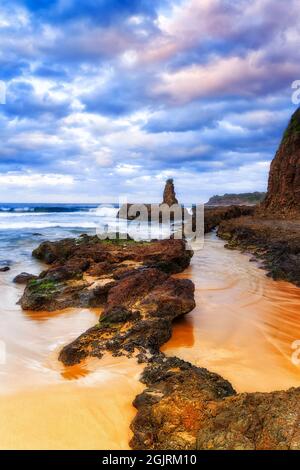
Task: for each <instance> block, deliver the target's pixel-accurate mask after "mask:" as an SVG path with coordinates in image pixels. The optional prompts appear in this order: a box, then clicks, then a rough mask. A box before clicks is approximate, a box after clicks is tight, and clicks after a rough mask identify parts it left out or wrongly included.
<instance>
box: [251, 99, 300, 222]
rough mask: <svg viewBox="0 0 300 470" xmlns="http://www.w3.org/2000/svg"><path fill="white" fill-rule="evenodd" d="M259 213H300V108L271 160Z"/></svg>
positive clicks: (280, 214)
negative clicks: (265, 192) (267, 181)
mask: <svg viewBox="0 0 300 470" xmlns="http://www.w3.org/2000/svg"><path fill="white" fill-rule="evenodd" d="M257 214H258V215H262V216H266V215H267V216H276V217H285V218H286V217H294V216H300V108H299V109H297V111H296V112H295V113H294V114H293V116H292V117H291V120H290V122H289V125H288V127H287V129H286V131H285V133H284V135H283V138H282V141H281V144H280V146H279V149H278V150H277V153H276V155H275V157H274V159H273V161H272V163H271V168H270V173H269V183H268V192H267V196H266V199H265V201H264V202H263V203H262V204H261V206H260V207H259V209H258V211H257Z"/></svg>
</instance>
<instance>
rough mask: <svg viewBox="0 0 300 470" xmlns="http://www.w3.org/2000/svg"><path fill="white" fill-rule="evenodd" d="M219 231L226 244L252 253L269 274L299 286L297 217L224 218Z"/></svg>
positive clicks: (299, 241)
mask: <svg viewBox="0 0 300 470" xmlns="http://www.w3.org/2000/svg"><path fill="white" fill-rule="evenodd" d="M218 235H219V236H220V237H221V238H223V239H224V240H226V241H227V244H226V245H225V247H226V248H230V249H236V248H237V249H240V250H242V251H246V252H250V253H253V254H254V255H255V256H256V257H257V258H258V259H260V260H262V262H263V267H264V268H265V269H266V270H267V272H268V275H269V276H271V277H272V278H273V279H275V280H279V279H281V280H286V281H289V282H293V283H295V284H296V285H298V286H300V220H298V221H297V220H296V221H293V220H272V219H261V218H258V217H241V218H238V219H232V220H229V221H223V222H222V223H221V224H220V225H219V228H218Z"/></svg>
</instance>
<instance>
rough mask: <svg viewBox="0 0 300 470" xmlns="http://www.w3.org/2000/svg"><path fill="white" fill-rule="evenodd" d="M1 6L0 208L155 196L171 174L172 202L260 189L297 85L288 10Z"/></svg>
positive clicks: (243, 5) (267, 1) (185, 1)
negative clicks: (14, 203)
mask: <svg viewBox="0 0 300 470" xmlns="http://www.w3.org/2000/svg"><path fill="white" fill-rule="evenodd" d="M1 7H2V8H1V13H0V42H1V54H0V80H2V81H3V82H4V83H5V85H6V88H7V100H6V104H5V105H0V139H1V147H0V177H1V188H0V197H1V199H2V200H9V199H10V198H14V200H16V199H15V198H17V197H18V198H20V199H22V200H23V198H24V197H28V199H31V200H33V199H34V198H35V199H36V200H37V201H38V200H39V198H43V200H44V201H45V199H47V198H48V200H55V201H59V199H61V200H67V198H69V200H70V201H72V200H74V201H75V200H76V201H91V200H93V201H96V200H99V201H102V200H106V201H108V202H109V201H112V200H113V199H114V198H116V197H117V196H118V194H119V193H122V194H128V197H129V198H133V199H135V200H138V198H144V196H145V187H147V197H148V200H151V199H152V200H156V198H158V200H159V198H160V193H161V189H162V186H163V181H164V178H166V177H169V176H174V177H175V178H176V186H178V188H179V192H180V197H181V198H182V199H183V200H188V199H193V200H197V195H198V196H199V197H200V196H201V197H202V196H203V197H204V195H206V196H208V197H209V195H211V194H214V193H216V192H222V191H223V192H224V191H227V192H233V191H234V190H236V189H238V190H239V192H240V191H242V190H243V187H244V190H250V189H251V188H253V189H264V188H265V187H266V184H267V167H268V164H269V162H270V160H271V159H272V157H273V155H274V152H275V151H276V148H277V146H278V143H279V141H280V138H281V135H282V133H283V130H284V128H285V126H286V124H287V122H288V119H289V116H290V115H291V113H292V111H293V105H292V103H291V89H290V85H291V83H292V82H293V81H294V80H296V79H299V78H300V77H299V76H298V68H297V64H298V63H299V60H300V50H299V47H298V44H299V39H300V38H299V36H300V33H299V27H298V25H299V19H300V18H299V17H300V12H299V8H298V2H297V1H296V0H291V1H290V2H289V5H288V7H287V6H286V4H285V3H284V2H277V1H275V0H250V1H249V0H238V1H233V0H222V1H221V0H201V1H199V0H168V1H167V0H166V1H165V0H155V1H154V0H151V1H150V0H130V1H129V0H128V1H127V0H126V1H124V0H122V1H121V0H109V1H108V0H87V1H85V2H75V1H74V0H57V1H54V0H53V1H50V0H47V1H46V0H42V1H40V2H33V1H30V0H24V1H21V0H11V1H10V2H8V1H4V2H2V5H1ZM250 173H251V174H250ZM49 175H52V176H49ZM59 175H61V177H65V178H66V181H69V182H71V181H72V184H69V183H66V184H67V186H66V185H65V184H64V182H63V180H60V179H59V178H60V176H59ZM6 178H8V179H7V181H8V183H7V184H6V185H5V181H6ZM49 178H50V179H49ZM17 181H18V184H17ZM38 181H47V182H48V183H45V187H46V188H47V192H46V193H47V194H45V193H44V192H43V191H42V187H41V186H39V185H38V184H37V183H38ZM49 181H50V182H51V181H52V182H53V184H49ZM191 182H193V185H192V187H191ZM2 183H3V184H2ZM16 184H17V185H16ZM30 184H32V188H33V189H32V190H30V187H29V186H30ZM243 185H244V186H243ZM65 186H66V187H67V193H66V194H63V189H62V188H63V187H65ZM22 188H23V192H22ZM158 194H159V197H158ZM24 195H25V196H24Z"/></svg>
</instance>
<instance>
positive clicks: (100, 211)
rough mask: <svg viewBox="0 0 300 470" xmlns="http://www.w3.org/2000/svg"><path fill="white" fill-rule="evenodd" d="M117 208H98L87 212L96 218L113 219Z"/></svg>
mask: <svg viewBox="0 0 300 470" xmlns="http://www.w3.org/2000/svg"><path fill="white" fill-rule="evenodd" d="M118 210H119V207H112V206H110V207H108V206H99V207H95V208H92V209H90V210H89V212H90V214H92V215H97V216H98V217H115V216H116V215H117V212H118Z"/></svg>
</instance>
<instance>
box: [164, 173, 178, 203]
mask: <svg viewBox="0 0 300 470" xmlns="http://www.w3.org/2000/svg"><path fill="white" fill-rule="evenodd" d="M162 203H163V204H167V205H168V206H169V207H170V206H172V205H173V204H178V200H177V198H176V193H175V188H174V181H173V178H169V179H167V181H166V185H165V189H164V194H163V202H162Z"/></svg>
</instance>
